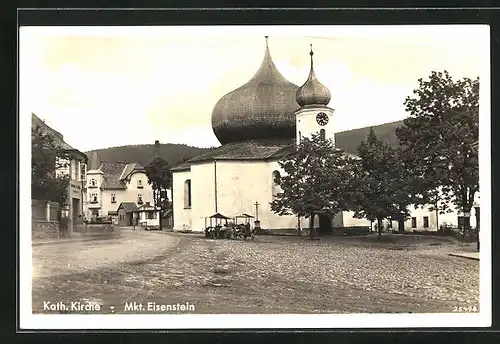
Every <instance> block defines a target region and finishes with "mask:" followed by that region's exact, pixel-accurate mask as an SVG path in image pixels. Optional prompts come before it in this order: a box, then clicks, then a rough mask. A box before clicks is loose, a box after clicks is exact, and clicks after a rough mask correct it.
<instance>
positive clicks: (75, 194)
mask: <svg viewBox="0 0 500 344" xmlns="http://www.w3.org/2000/svg"><path fill="white" fill-rule="evenodd" d="M31 120H32V127H33V128H36V127H38V128H40V129H41V130H42V131H44V132H46V133H49V134H51V135H52V136H53V138H54V140H55V144H56V145H58V146H59V148H61V149H62V151H63V153H64V157H61V158H60V159H59V161H58V164H59V165H62V167H59V168H57V169H56V171H54V172H55V174H56V176H68V177H69V186H68V190H67V192H68V195H67V201H66V203H67V204H61V205H60V207H61V209H62V211H63V213H64V216H66V217H68V220H69V221H68V235H70V236H71V234H72V232H73V231H77V230H78V228H79V227H80V226H82V225H83V214H84V204H85V200H86V193H85V191H84V190H85V178H86V171H87V161H88V158H87V155H86V154H85V153H83V152H81V151H79V150H78V149H75V148H73V147H71V146H70V145H69V144H67V143H66V142H65V141H64V137H63V135H62V134H61V133H59V132H58V131H56V130H54V129H53V128H51V127H50V126H48V125H47V124H46V123H45V122H44V121H42V120H41V119H40V118H39V117H37V116H36V115H35V114H32V118H31Z"/></svg>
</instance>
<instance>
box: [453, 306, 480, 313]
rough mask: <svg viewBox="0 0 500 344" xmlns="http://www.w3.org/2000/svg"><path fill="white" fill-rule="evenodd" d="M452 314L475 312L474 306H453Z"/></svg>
mask: <svg viewBox="0 0 500 344" xmlns="http://www.w3.org/2000/svg"><path fill="white" fill-rule="evenodd" d="M453 312H477V307H476V306H454V307H453Z"/></svg>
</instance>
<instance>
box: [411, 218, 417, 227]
mask: <svg viewBox="0 0 500 344" xmlns="http://www.w3.org/2000/svg"><path fill="white" fill-rule="evenodd" d="M411 228H417V218H416V217H412V218H411Z"/></svg>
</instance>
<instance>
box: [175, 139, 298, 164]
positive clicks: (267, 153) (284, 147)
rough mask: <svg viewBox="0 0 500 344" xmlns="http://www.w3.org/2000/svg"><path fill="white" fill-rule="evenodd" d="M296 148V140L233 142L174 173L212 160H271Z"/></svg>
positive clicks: (196, 159)
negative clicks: (194, 164)
mask: <svg viewBox="0 0 500 344" xmlns="http://www.w3.org/2000/svg"><path fill="white" fill-rule="evenodd" d="M294 147H295V139H255V140H248V141H243V142H232V143H228V144H226V145H223V146H220V147H217V148H215V149H213V150H211V151H209V152H207V153H205V154H202V155H200V156H197V157H195V158H192V159H190V160H188V161H186V162H184V163H182V164H180V165H178V166H176V167H174V168H172V171H181V170H185V169H189V166H190V165H191V164H193V163H199V162H205V161H211V160H259V161H262V160H270V159H279V158H280V157H282V156H284V155H286V154H287V153H289V152H291V151H292V150H293V148H294Z"/></svg>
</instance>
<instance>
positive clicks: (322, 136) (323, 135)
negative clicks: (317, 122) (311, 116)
mask: <svg viewBox="0 0 500 344" xmlns="http://www.w3.org/2000/svg"><path fill="white" fill-rule="evenodd" d="M319 137H321V139H322V140H324V139H325V129H321V130H320V131H319Z"/></svg>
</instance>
